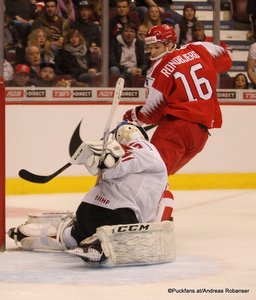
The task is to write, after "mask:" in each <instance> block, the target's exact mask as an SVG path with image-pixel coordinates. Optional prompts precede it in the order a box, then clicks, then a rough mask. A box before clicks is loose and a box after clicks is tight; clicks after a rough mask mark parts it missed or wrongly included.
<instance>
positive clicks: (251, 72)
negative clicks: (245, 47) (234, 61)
mask: <svg viewBox="0 0 256 300" xmlns="http://www.w3.org/2000/svg"><path fill="white" fill-rule="evenodd" d="M247 75H248V77H249V79H250V80H251V82H252V84H253V88H254V89H256V42H255V43H253V44H252V45H251V46H250V48H249V53H248V58H247Z"/></svg>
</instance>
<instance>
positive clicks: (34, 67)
mask: <svg viewBox="0 0 256 300" xmlns="http://www.w3.org/2000/svg"><path fill="white" fill-rule="evenodd" d="M25 59H26V64H27V65H28V66H29V67H30V73H29V77H30V81H31V82H32V83H33V84H35V85H36V83H37V81H38V78H39V73H40V64H41V56H40V50H39V48H38V47H37V46H28V47H27V48H26V49H25Z"/></svg>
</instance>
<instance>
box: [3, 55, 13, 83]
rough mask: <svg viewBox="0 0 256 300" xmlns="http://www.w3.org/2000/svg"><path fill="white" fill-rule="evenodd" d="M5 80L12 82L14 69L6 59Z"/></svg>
mask: <svg viewBox="0 0 256 300" xmlns="http://www.w3.org/2000/svg"><path fill="white" fill-rule="evenodd" d="M3 75H4V80H5V81H10V80H12V79H13V67H12V65H11V64H10V62H9V61H8V60H6V59H4V74H3Z"/></svg>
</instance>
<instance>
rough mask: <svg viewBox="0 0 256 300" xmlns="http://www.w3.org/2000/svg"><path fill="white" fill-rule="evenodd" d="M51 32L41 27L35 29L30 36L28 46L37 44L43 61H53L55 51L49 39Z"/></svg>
mask: <svg viewBox="0 0 256 300" xmlns="http://www.w3.org/2000/svg"><path fill="white" fill-rule="evenodd" d="M49 35H50V32H49V31H48V29H47V28H45V27H41V28H38V29H35V30H33V31H32V32H31V33H30V35H29V36H28V46H37V47H38V48H39V49H40V55H41V62H53V61H54V53H53V51H52V50H51V42H50V41H49V40H48V39H47V37H48V36H49Z"/></svg>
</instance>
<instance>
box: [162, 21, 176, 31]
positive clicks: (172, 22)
mask: <svg viewBox="0 0 256 300" xmlns="http://www.w3.org/2000/svg"><path fill="white" fill-rule="evenodd" d="M161 24H167V25H169V26H170V27H172V28H173V29H175V24H176V23H175V21H174V20H173V19H171V18H165V19H163V20H162V22H161Z"/></svg>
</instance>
